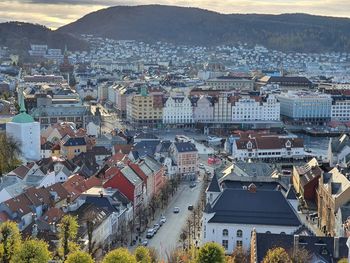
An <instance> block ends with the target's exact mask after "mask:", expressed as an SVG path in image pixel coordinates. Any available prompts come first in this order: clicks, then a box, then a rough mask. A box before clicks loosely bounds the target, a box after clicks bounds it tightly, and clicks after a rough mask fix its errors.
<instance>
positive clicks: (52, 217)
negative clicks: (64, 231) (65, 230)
mask: <svg viewBox="0 0 350 263" xmlns="http://www.w3.org/2000/svg"><path fill="white" fill-rule="evenodd" d="M64 215H65V213H64V212H63V211H62V210H61V209H59V208H57V207H51V208H49V210H47V211H46V212H45V213H44V214H43V215H42V217H41V218H40V220H43V221H45V222H47V223H49V224H50V223H53V222H55V223H57V222H59V221H60V220H61V218H62V217H63V216H64Z"/></svg>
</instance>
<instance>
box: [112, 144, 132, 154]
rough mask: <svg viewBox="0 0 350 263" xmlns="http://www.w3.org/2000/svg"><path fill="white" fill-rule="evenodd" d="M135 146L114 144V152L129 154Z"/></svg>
mask: <svg viewBox="0 0 350 263" xmlns="http://www.w3.org/2000/svg"><path fill="white" fill-rule="evenodd" d="M132 148H133V146H132V145H131V144H116V145H114V152H115V153H119V152H121V153H123V154H129V153H130V152H131V150H132Z"/></svg>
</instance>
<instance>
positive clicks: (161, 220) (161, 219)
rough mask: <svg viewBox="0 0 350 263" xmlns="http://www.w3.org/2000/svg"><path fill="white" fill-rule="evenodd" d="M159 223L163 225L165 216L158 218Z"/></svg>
mask: <svg viewBox="0 0 350 263" xmlns="http://www.w3.org/2000/svg"><path fill="white" fill-rule="evenodd" d="M159 221H160V222H162V224H164V223H165V222H166V218H165V216H162V217H161V218H160V220H159Z"/></svg>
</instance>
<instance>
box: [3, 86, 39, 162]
mask: <svg viewBox="0 0 350 263" xmlns="http://www.w3.org/2000/svg"><path fill="white" fill-rule="evenodd" d="M19 105H20V113H19V114H17V115H16V116H14V117H13V118H12V120H11V121H10V122H8V123H7V124H6V135H7V136H9V137H12V138H13V139H14V140H15V141H16V142H18V143H19V148H20V150H21V157H22V159H23V161H37V160H40V123H39V122H36V121H34V119H33V117H32V116H30V115H29V114H27V113H26V108H25V105H24V97H23V91H22V90H19Z"/></svg>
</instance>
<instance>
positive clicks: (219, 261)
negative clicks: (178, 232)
mask: <svg viewBox="0 0 350 263" xmlns="http://www.w3.org/2000/svg"><path fill="white" fill-rule="evenodd" d="M197 262H198V263H207V262H215V263H224V262H225V250H224V248H223V247H222V246H220V245H219V244H217V243H214V242H210V243H206V244H205V245H204V246H202V247H201V248H200V249H199V253H198V258H197Z"/></svg>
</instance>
